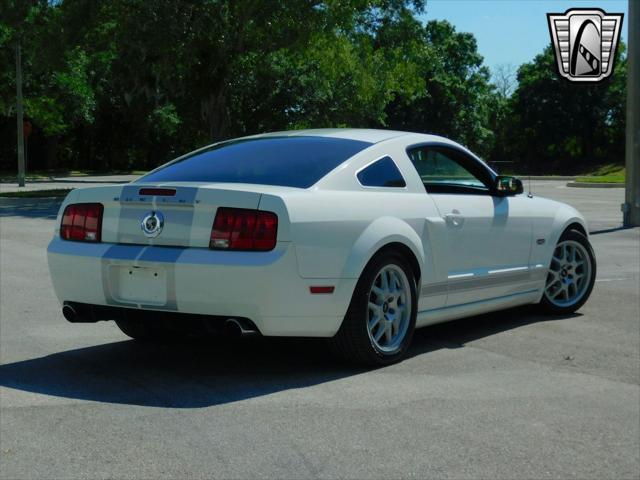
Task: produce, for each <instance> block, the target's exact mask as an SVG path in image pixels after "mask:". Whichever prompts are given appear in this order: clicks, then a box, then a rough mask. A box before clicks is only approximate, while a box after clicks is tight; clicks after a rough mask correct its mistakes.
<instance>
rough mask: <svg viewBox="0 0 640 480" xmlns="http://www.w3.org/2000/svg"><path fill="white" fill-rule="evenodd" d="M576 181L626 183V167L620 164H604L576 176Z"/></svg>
mask: <svg viewBox="0 0 640 480" xmlns="http://www.w3.org/2000/svg"><path fill="white" fill-rule="evenodd" d="M576 181H577V182H586V183H624V182H625V169H624V167H622V166H620V165H603V166H601V167H599V168H598V169H596V170H594V171H593V172H589V173H588V174H586V175H582V176H580V177H578V178H576Z"/></svg>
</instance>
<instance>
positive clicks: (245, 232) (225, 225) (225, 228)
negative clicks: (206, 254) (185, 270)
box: [209, 207, 278, 251]
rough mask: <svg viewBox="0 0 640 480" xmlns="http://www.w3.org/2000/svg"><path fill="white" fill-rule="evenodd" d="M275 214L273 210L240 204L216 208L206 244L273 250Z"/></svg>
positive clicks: (240, 248) (225, 247) (220, 246)
mask: <svg viewBox="0 0 640 480" xmlns="http://www.w3.org/2000/svg"><path fill="white" fill-rule="evenodd" d="M277 235H278V216H277V215H276V214H275V213H273V212H263V211H260V210H247V209H244V208H224V207H223V208H218V211H217V212H216V218H215V220H214V221H213V228H212V229H211V241H210V242H209V248H213V249H216V250H259V251H267V250H273V249H274V248H275V246H276V237H277Z"/></svg>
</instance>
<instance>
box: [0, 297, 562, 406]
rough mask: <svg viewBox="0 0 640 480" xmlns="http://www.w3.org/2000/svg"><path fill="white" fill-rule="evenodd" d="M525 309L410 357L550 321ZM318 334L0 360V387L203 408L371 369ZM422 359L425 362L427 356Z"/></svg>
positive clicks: (419, 338) (453, 332)
mask: <svg viewBox="0 0 640 480" xmlns="http://www.w3.org/2000/svg"><path fill="white" fill-rule="evenodd" d="M559 318H560V317H547V316H541V315H539V314H537V313H536V312H535V311H533V310H532V309H530V308H518V309H511V310H505V311H502V312H497V313H492V314H488V315H482V316H476V317H472V318H468V319H463V320H458V321H455V322H449V323H446V324H440V325H435V326H431V327H427V328H423V329H420V330H418V331H417V332H416V334H415V336H414V341H413V345H412V347H411V349H410V351H409V357H416V356H419V355H427V354H428V353H429V352H432V351H435V350H439V349H443V348H463V347H464V346H465V345H466V344H467V343H468V342H471V341H473V340H476V339H479V338H483V337H487V336H490V335H495V334H498V333H500V332H504V331H507V330H511V329H513V328H518V327H522V326H525V325H528V324H532V323H538V322H542V321H548V320H557V319H559ZM326 347H327V346H326V343H325V342H324V341H322V340H319V339H292V338H261V337H257V338H247V339H239V340H231V339H223V338H220V339H213V340H209V341H207V342H204V341H198V340H191V341H188V340H185V341H181V342H173V343H171V344H155V345H154V344H143V343H138V342H135V341H122V342H114V343H108V344H103V345H97V346H93V347H86V348H80V349H75V350H69V351H64V352H59V353H55V354H52V355H47V356H45V357H41V358H35V359H31V360H24V361H21V362H15V363H10V364H6V365H0V385H2V386H4V387H8V388H12V389H17V390H22V391H27V392H35V393H41V394H46V395H52V396H56V397H63V398H73V399H82V400H91V401H97V402H106V403H119V404H129V405H139V406H153V407H165V408H202V407H208V406H212V405H219V404H225V403H231V402H236V401H241V400H245V399H249V398H255V397H260V396H264V395H269V394H272V393H276V392H281V391H285V390H290V389H298V388H304V387H309V386H313V385H319V384H323V383H327V382H331V381H333V380H337V379H340V378H346V377H350V376H353V375H360V374H364V373H367V372H369V371H371V370H372V369H366V368H361V367H356V366H353V365H349V364H345V363H344V362H340V361H338V360H335V359H333V358H332V357H331V356H330V355H329V354H328V351H327V348H326ZM427 360H428V359H427Z"/></svg>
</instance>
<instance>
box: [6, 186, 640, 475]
mask: <svg viewBox="0 0 640 480" xmlns="http://www.w3.org/2000/svg"><path fill="white" fill-rule="evenodd" d="M534 191H537V192H538V193H544V194H546V195H547V196H551V197H555V198H558V199H563V198H564V199H567V200H569V201H570V202H573V203H574V204H575V205H576V206H577V207H579V208H582V209H583V210H584V211H585V212H586V213H587V214H588V216H589V221H590V224H591V226H592V230H594V229H595V230H603V229H610V228H615V227H616V226H617V225H618V223H619V222H618V219H619V211H618V210H619V203H620V202H621V195H622V192H621V191H618V190H616V191H609V190H596V189H593V190H582V189H567V188H562V187H561V184H554V183H553V182H551V183H541V184H539V185H537V186H535V188H534ZM47 212H48V213H47ZM52 215H53V212H51V211H47V209H46V208H44V209H37V208H36V209H31V210H29V209H27V210H24V209H22V210H21V209H17V208H15V207H0V242H1V243H0V274H1V279H0V282H1V283H0V287H1V289H0V358H1V362H0V363H1V365H0V408H1V410H0V477H1V478H3V479H5V478H6V479H14V478H29V479H31V478H88V477H110V478H125V477H126V478H185V477H187V478H193V477H223V478H249V477H251V478H253V477H255V478H258V477H260V478H274V477H276V478H336V477H342V478H363V477H374V478H399V477H407V478H425V477H436V478H505V479H506V478H563V479H565V478H580V479H584V478H594V479H596V478H597V479H604V478H611V479H614V478H615V479H620V478H638V477H639V472H640V387H639V384H640V328H639V322H640V321H639V316H640V312H639V310H640V305H639V302H640V300H639V291H640V280H639V271H640V250H639V245H640V229H633V230H614V231H611V232H608V233H599V234H596V235H594V236H593V237H592V240H593V243H594V245H595V249H596V252H597V255H598V259H599V271H598V283H597V286H596V288H595V291H594V294H593V296H592V298H591V300H590V301H589V302H588V303H587V305H586V306H585V307H584V308H583V309H582V310H581V311H580V312H579V314H577V315H575V316H571V317H569V318H546V317H540V316H538V315H537V314H536V313H535V312H533V311H531V310H530V309H517V310H509V311H505V312H501V313H497V314H492V315H486V316H482V317H476V318H472V319H467V320H461V321H457V322H452V323H449V324H444V325H439V326H434V327H430V328H427V329H423V330H420V331H419V332H418V333H417V336H416V339H415V341H414V347H413V348H412V350H411V355H410V358H409V359H408V360H406V361H405V362H403V363H401V364H399V365H394V366H391V367H388V368H383V369H378V370H373V371H366V370H362V369H356V368H350V367H345V366H343V365H340V364H338V363H335V362H333V361H331V360H328V359H327V358H326V355H325V351H324V349H323V347H322V345H321V344H320V343H319V342H315V341H308V340H307V341H301V340H296V341H293V340H274V339H257V340H253V341H243V342H236V343H228V342H215V343H212V344H193V343H184V344H178V345H174V346H156V347H151V346H146V347H144V346H139V345H135V344H134V342H132V341H128V340H126V338H125V337H124V336H123V335H122V334H121V333H119V331H118V330H117V329H116V327H115V326H114V325H112V324H110V323H100V324H95V325H75V326H74V325H71V324H68V323H66V322H65V321H64V320H63V319H62V317H61V315H60V312H59V306H58V304H57V301H56V300H55V298H54V296H53V292H52V290H51V282H50V279H49V276H48V272H47V266H46V259H45V247H46V244H47V241H48V238H49V236H50V234H51V232H52V230H53V220H52V219H51V216H52Z"/></svg>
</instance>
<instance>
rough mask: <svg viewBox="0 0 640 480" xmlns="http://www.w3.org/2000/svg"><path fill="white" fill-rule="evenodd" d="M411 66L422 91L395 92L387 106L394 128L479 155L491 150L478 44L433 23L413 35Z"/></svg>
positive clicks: (488, 92) (488, 91) (487, 93)
mask: <svg viewBox="0 0 640 480" xmlns="http://www.w3.org/2000/svg"><path fill="white" fill-rule="evenodd" d="M415 38H418V39H420V43H419V44H417V45H416V44H413V45H411V48H410V50H409V52H411V56H412V58H411V61H412V63H413V65H415V68H416V69H417V73H418V76H419V78H420V79H421V82H422V86H421V88H418V89H415V90H409V92H410V93H411V95H409V96H407V95H405V94H404V92H399V94H398V95H397V96H396V98H395V100H394V101H393V102H391V104H390V105H389V107H388V109H387V112H388V115H389V121H388V125H389V126H390V127H392V128H398V129H404V130H414V131H422V132H429V133H435V134H440V135H445V136H448V137H451V138H453V139H454V140H457V141H459V142H461V143H463V144H465V145H466V146H468V147H469V148H471V149H472V150H475V151H477V152H479V153H480V154H487V153H488V152H489V151H490V149H491V146H492V144H493V134H492V132H491V130H489V129H488V128H487V124H488V122H489V115H490V108H491V103H492V102H491V101H492V98H493V97H492V86H491V84H490V81H489V77H490V75H489V70H488V69H487V68H486V67H485V66H483V65H482V61H483V59H482V56H481V55H480V54H479V53H478V50H477V44H476V40H475V38H474V37H473V35H472V34H470V33H460V32H456V30H455V28H454V27H453V26H452V25H451V24H450V23H448V22H446V21H431V22H429V23H427V25H426V26H425V27H424V28H423V29H422V31H420V32H417V34H416V37H415Z"/></svg>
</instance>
